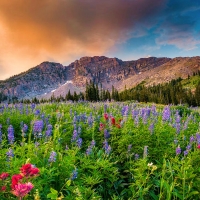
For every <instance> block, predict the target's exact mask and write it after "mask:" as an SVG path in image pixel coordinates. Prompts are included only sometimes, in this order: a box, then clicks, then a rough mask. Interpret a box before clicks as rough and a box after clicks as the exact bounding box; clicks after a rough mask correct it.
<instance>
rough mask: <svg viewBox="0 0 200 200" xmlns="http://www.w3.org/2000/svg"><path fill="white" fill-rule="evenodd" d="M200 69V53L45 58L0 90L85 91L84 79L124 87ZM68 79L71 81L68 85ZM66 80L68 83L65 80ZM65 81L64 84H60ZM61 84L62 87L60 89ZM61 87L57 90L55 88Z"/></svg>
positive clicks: (27, 93) (21, 93) (25, 93)
mask: <svg viewBox="0 0 200 200" xmlns="http://www.w3.org/2000/svg"><path fill="white" fill-rule="evenodd" d="M197 70H200V57H199V56H195V57H176V58H167V57H160V58H157V57H149V58H140V59H138V60H131V61H123V60H121V59H118V58H108V57H106V56H93V57H88V56H85V57H82V58H80V59H79V60H75V61H74V62H72V63H70V64H69V65H68V66H63V65H62V64H60V63H56V62H49V61H44V62H42V63H41V64H39V65H37V66H36V67H33V68H31V69H29V70H27V71H25V72H22V73H20V74H18V75H14V76H12V77H10V78H8V79H6V80H3V81H0V92H1V93H3V94H4V95H6V96H9V97H13V96H16V97H18V98H33V97H37V96H40V97H41V98H42V97H43V96H44V94H45V93H46V95H47V96H50V94H51V93H52V91H55V93H56V95H57V96H59V95H61V94H62V96H63V95H65V94H66V93H67V92H68V91H63V90H65V88H67V89H66V90H69V89H70V88H72V92H73V91H76V92H80V91H84V87H85V84H86V81H89V80H92V81H93V82H95V83H99V84H102V86H103V88H104V89H109V90H110V89H111V87H112V85H113V86H114V87H115V88H116V89H118V90H123V89H124V87H125V85H126V87H127V88H131V87H134V86H135V85H137V84H139V83H141V82H142V81H143V82H145V84H146V85H152V84H159V83H162V82H167V81H170V80H172V79H175V78H178V77H182V78H186V77H187V76H188V75H191V74H192V73H193V72H195V71H197ZM67 81H71V83H70V84H71V85H70V86H69V85H68V83H67ZM66 83H67V84H66ZM63 85H66V86H63ZM60 87H62V88H61V89H59V88H60ZM58 90H59V91H60V94H59V92H56V91H58Z"/></svg>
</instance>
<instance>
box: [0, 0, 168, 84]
mask: <svg viewBox="0 0 200 200" xmlns="http://www.w3.org/2000/svg"><path fill="white" fill-rule="evenodd" d="M164 2H165V1H162V2H161V1H159V0H151V1H149V0H134V1H133V0H127V1H122V0H109V1H107V0H101V1H94V0H84V1H81V0H34V1H32V0H26V1H25V0H12V1H7V0H1V1H0V37H1V43H0V70H1V71H0V72H1V73H0V80H1V79H5V78H8V77H9V76H11V75H14V74H17V73H20V72H22V71H25V70H27V69H28V68H30V67H34V66H35V65H37V64H40V63H41V62H43V61H45V60H49V61H55V62H60V63H63V64H65V63H69V62H72V61H74V60H75V59H77V58H79V57H80V56H94V55H103V54H105V53H106V52H108V51H109V49H110V48H112V47H113V46H114V45H115V44H117V43H122V42H124V41H126V40H127V39H128V38H130V37H131V33H133V32H134V27H136V26H137V24H138V23H139V22H140V23H144V24H145V22H146V19H147V18H148V19H149V18H150V17H149V16H153V15H154V14H155V13H156V12H159V9H160V7H162V6H164ZM146 25H147V24H146ZM147 26H148V25H147Z"/></svg>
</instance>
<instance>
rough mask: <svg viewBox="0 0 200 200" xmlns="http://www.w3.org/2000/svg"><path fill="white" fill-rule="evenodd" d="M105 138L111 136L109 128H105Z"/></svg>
mask: <svg viewBox="0 0 200 200" xmlns="http://www.w3.org/2000/svg"><path fill="white" fill-rule="evenodd" d="M104 138H105V139H108V138H110V133H109V132H108V130H107V129H105V130H104Z"/></svg>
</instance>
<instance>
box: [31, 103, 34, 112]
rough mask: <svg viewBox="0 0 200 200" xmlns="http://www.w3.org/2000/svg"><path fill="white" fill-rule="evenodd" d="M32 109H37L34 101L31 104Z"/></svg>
mask: <svg viewBox="0 0 200 200" xmlns="http://www.w3.org/2000/svg"><path fill="white" fill-rule="evenodd" d="M31 109H32V111H33V110H34V109H35V104H34V103H32V104H31Z"/></svg>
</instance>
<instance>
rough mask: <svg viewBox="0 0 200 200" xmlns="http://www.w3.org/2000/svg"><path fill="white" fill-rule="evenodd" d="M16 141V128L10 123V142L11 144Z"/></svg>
mask: <svg viewBox="0 0 200 200" xmlns="http://www.w3.org/2000/svg"><path fill="white" fill-rule="evenodd" d="M14 141H15V137H14V128H13V126H12V125H10V126H9V127H8V142H9V144H13V143H14Z"/></svg>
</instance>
